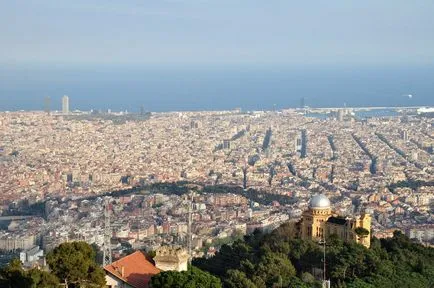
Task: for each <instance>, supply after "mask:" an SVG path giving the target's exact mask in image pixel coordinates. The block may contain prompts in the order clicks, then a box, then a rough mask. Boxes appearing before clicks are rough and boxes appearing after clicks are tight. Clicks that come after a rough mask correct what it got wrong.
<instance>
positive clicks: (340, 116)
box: [338, 109, 345, 122]
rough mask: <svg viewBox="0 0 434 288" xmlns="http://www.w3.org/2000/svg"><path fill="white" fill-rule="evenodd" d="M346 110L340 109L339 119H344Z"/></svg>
mask: <svg viewBox="0 0 434 288" xmlns="http://www.w3.org/2000/svg"><path fill="white" fill-rule="evenodd" d="M344 112H345V111H344V110H343V109H339V110H338V120H339V121H341V122H342V121H344Z"/></svg>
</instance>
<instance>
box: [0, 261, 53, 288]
mask: <svg viewBox="0 0 434 288" xmlns="http://www.w3.org/2000/svg"><path fill="white" fill-rule="evenodd" d="M0 287H5V288H6V287H8V288H15V287H20V288H57V287H59V280H58V279H57V278H56V276H54V275H52V274H50V273H49V272H46V271H41V270H39V269H36V268H33V269H31V270H29V271H25V270H24V269H23V268H22V266H21V262H20V260H18V259H13V260H12V261H11V262H10V263H9V264H8V265H7V266H6V267H5V268H3V269H1V270H0Z"/></svg>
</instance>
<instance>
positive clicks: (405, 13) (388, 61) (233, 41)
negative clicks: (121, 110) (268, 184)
mask: <svg viewBox="0 0 434 288" xmlns="http://www.w3.org/2000/svg"><path fill="white" fill-rule="evenodd" d="M433 15H434V1H433V0H412V1H408V0H382V1H378V0H364V1H360V0H317V1H311V0H306V1H299V0H297V1H291V0H267V1H264V0H122V1H120V0H74V1H66V0H13V1H10V0H0V65H1V64H3V65H5V64H11V65H29V64H44V65H59V64H66V65H84V64H102V65H114V64H122V65H149V64H152V65H171V64H181V65H183V64H189V65H208V64H217V65H218V64H223V65H227V64H258V65H262V64H264V65H275V64H279V65H289V66H290V65H292V66H299V65H307V66H309V65H313V66H327V65H328V66H330V65H344V66H345V65H368V66H369V65H371V66H372V65H400V66H406V65H426V64H429V65H431V64H434V17H433Z"/></svg>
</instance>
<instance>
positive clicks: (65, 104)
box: [62, 95, 69, 114]
mask: <svg viewBox="0 0 434 288" xmlns="http://www.w3.org/2000/svg"><path fill="white" fill-rule="evenodd" d="M62 113H63V114H69V97H68V96H66V95H64V96H63V97H62Z"/></svg>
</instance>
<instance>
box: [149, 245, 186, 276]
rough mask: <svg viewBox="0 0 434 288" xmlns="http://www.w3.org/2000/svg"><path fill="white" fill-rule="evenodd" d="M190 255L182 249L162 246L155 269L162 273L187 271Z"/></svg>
mask: <svg viewBox="0 0 434 288" xmlns="http://www.w3.org/2000/svg"><path fill="white" fill-rule="evenodd" d="M188 258H189V256H188V253H187V250H185V249H184V248H182V247H176V246H161V247H160V248H158V249H157V251H156V255H155V257H154V261H155V267H157V268H158V269H160V270H162V271H179V272H180V271H187V268H188Z"/></svg>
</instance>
